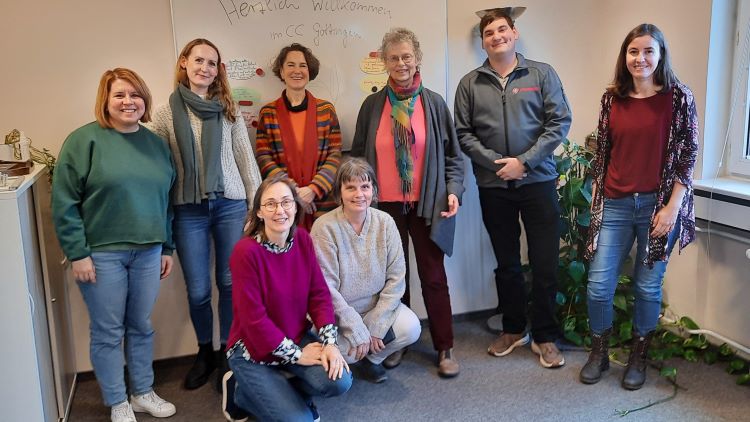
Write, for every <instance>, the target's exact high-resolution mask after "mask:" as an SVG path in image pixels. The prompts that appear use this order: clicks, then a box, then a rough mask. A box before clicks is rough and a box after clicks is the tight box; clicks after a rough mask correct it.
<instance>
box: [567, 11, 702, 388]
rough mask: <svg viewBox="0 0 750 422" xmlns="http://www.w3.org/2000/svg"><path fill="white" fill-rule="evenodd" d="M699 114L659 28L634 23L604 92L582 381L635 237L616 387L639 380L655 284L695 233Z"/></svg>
mask: <svg viewBox="0 0 750 422" xmlns="http://www.w3.org/2000/svg"><path fill="white" fill-rule="evenodd" d="M697 151H698V116H697V113H696V109H695V100H694V98H693V93H692V92H690V89H689V88H688V87H687V86H685V85H683V84H682V83H680V81H679V80H678V79H677V77H676V76H675V74H674V73H673V71H672V66H671V63H670V57H669V49H668V48H667V44H666V41H665V40H664V34H662V32H661V31H660V30H659V29H658V28H657V27H656V26H654V25H651V24H641V25H638V26H637V27H635V28H634V29H633V30H632V31H630V33H629V34H628V35H627V36H626V37H625V40H624V41H623V42H622V46H621V48H620V54H619V56H618V58H617V65H616V66H615V78H614V81H613V82H612V85H611V86H610V87H609V88H608V89H607V91H606V92H605V93H604V96H603V97H602V102H601V112H600V114H599V126H598V129H597V151H596V158H595V160H594V164H593V177H594V183H593V199H592V203H591V226H590V228H589V237H588V243H587V248H586V256H587V258H588V259H590V260H591V265H590V268H589V283H588V308H589V325H590V328H591V332H592V335H591V338H592V341H591V354H590V355H589V359H588V362H586V365H585V366H584V367H583V369H581V373H580V379H581V382H583V383H585V384H594V383H596V382H598V381H599V380H600V379H601V376H602V371H604V370H606V369H608V368H609V356H608V346H609V337H610V334H611V333H612V312H613V311H612V302H613V298H614V293H615V288H616V287H617V279H618V275H619V274H620V267H621V266H622V263H623V261H624V259H625V258H626V257H627V256H628V254H629V253H630V249H631V247H632V246H633V243H634V241H635V240H637V248H636V257H635V261H634V262H633V264H634V267H635V268H634V270H633V285H634V286H635V292H634V294H635V316H634V321H633V346H632V349H631V350H630V358H629V359H628V366H627V369H626V370H625V374H624V376H623V379H622V386H623V387H624V388H626V389H628V390H637V389H639V388H641V387H642V386H643V383H644V382H645V381H646V353H647V352H648V348H649V344H650V342H651V338H652V337H653V334H654V330H655V329H656V325H657V322H658V320H659V313H660V311H661V285H662V278H663V277H664V271H665V270H666V267H667V260H668V258H669V254H670V252H671V251H672V247H673V246H674V244H675V242H677V241H679V242H680V249H682V248H684V247H685V246H687V244H688V243H690V242H691V241H692V240H693V239H694V238H695V214H694V211H693V187H692V181H693V168H694V166H695V158H696V154H697Z"/></svg>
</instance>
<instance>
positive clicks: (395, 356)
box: [383, 347, 406, 369]
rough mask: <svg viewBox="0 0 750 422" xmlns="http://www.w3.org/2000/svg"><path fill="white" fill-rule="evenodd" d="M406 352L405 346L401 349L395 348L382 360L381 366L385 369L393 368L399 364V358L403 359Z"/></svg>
mask: <svg viewBox="0 0 750 422" xmlns="http://www.w3.org/2000/svg"><path fill="white" fill-rule="evenodd" d="M405 354H406V347H404V348H403V349H401V350H396V351H395V352H393V353H391V354H390V355H388V357H387V358H385V360H384V361H383V366H384V367H385V369H393V368H395V367H397V366H399V365H401V360H403V359H404V355H405Z"/></svg>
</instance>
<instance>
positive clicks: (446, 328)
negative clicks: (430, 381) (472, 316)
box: [378, 202, 453, 350]
mask: <svg viewBox="0 0 750 422" xmlns="http://www.w3.org/2000/svg"><path fill="white" fill-rule="evenodd" d="M378 209H380V210H382V211H385V212H387V213H388V214H390V216H391V217H393V220H394V221H396V227H398V232H399V234H400V235H401V244H402V245H403V247H404V255H405V257H406V293H404V297H403V298H402V299H401V301H402V302H403V303H404V304H405V305H406V306H410V303H409V302H410V296H409V236H411V241H412V243H414V256H415V257H416V261H417V274H419V281H420V282H421V286H422V298H423V299H424V305H425V308H426V310H427V318H428V321H429V325H430V335H431V336H432V344H433V346H434V347H435V350H448V349H450V348H452V347H453V314H452V312H451V297H450V293H449V292H448V278H447V277H446V276H445V266H444V265H443V257H444V254H443V251H442V250H441V249H440V248H439V247H438V246H437V245H436V244H435V242H433V241H432V240H430V227H428V226H427V224H425V220H424V218H421V217H418V216H417V211H416V204H415V205H414V206H413V207H412V208H411V209H410V210H409V211H408V212H407V213H406V214H404V213H403V211H404V204H403V203H401V202H380V203H378Z"/></svg>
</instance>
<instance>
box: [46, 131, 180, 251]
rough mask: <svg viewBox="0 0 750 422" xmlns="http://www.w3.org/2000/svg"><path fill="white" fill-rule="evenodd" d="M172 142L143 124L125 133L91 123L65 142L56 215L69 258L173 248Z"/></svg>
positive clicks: (54, 192) (55, 200) (54, 191)
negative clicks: (160, 247) (128, 250)
mask: <svg viewBox="0 0 750 422" xmlns="http://www.w3.org/2000/svg"><path fill="white" fill-rule="evenodd" d="M174 178H175V170H174V164H173V163H172V158H171V153H170V151H169V146H168V145H167V144H166V143H165V142H164V141H163V140H162V139H161V138H159V137H158V136H157V135H155V134H154V133H152V132H151V131H149V130H148V129H146V128H144V127H142V126H141V127H140V128H139V129H138V131H137V132H133V133H120V132H118V131H116V130H114V129H107V128H103V127H101V126H99V124H98V123H97V122H92V123H89V124H87V125H85V126H83V127H81V128H79V129H76V130H75V131H74V132H73V133H71V134H70V135H69V136H68V138H67V139H66V140H65V143H64V144H63V146H62V150H61V151H60V156H59V158H58V160H57V165H56V167H55V172H54V177H53V180H52V217H53V219H54V222H55V230H56V232H57V238H58V240H59V241H60V246H61V247H62V249H63V252H65V255H66V256H67V257H68V259H69V260H71V261H76V260H79V259H82V258H85V257H87V256H89V255H91V252H92V251H96V250H126V249H134V248H136V249H137V248H139V247H143V246H148V245H158V244H161V245H162V247H163V249H162V253H163V254H170V255H171V253H172V251H173V250H174V245H173V243H172V209H171V205H170V202H169V200H170V189H171V187H172V184H173V183H174Z"/></svg>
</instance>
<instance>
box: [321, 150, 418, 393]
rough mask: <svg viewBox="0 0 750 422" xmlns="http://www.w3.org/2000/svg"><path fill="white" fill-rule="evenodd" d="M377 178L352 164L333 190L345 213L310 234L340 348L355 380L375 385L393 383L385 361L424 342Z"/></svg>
mask: <svg viewBox="0 0 750 422" xmlns="http://www.w3.org/2000/svg"><path fill="white" fill-rule="evenodd" d="M376 180H377V179H376V176H375V172H374V171H373V169H372V167H370V165H369V164H367V162H366V161H364V160H362V159H359V158H354V159H350V160H348V161H346V162H345V163H344V164H342V165H341V167H340V168H339V171H338V174H337V176H336V182H335V184H334V187H333V193H334V197H335V199H336V202H337V203H338V204H339V207H338V208H336V209H335V210H333V211H331V212H329V213H328V214H325V215H323V216H322V217H320V218H318V220H316V221H315V224H313V227H312V231H311V235H312V238H313V242H314V243H315V252H316V254H317V257H318V263H319V264H320V268H321V269H322V270H323V275H324V276H325V279H326V282H327V283H328V287H329V289H330V290H331V296H332V297H333V306H334V308H335V312H336V323H337V325H338V326H339V348H340V349H341V352H342V354H343V355H344V356H345V357H346V359H347V361H348V362H349V363H353V362H359V364H358V365H357V366H356V367H355V368H356V369H358V371H357V372H355V374H357V373H358V374H359V375H360V376H361V377H362V378H364V379H366V380H368V381H372V382H376V383H378V382H383V381H385V380H386V379H387V378H388V377H387V375H386V373H385V369H384V368H383V365H382V362H383V360H384V359H385V358H386V357H387V356H389V355H390V354H391V353H393V352H395V351H397V350H400V349H402V348H404V347H406V346H408V345H410V344H412V343H414V342H415V341H417V339H418V338H419V334H420V331H421V328H420V325H419V319H418V318H417V316H416V315H415V314H414V312H413V311H412V310H411V309H409V308H408V307H407V306H406V305H404V304H402V303H401V296H403V294H404V291H405V290H406V281H405V275H406V264H405V261H404V252H403V248H402V247H401V237H400V236H399V233H398V229H397V228H396V223H395V222H394V221H393V218H391V216H390V215H388V214H387V213H385V212H383V211H380V210H377V209H374V208H370V204H371V203H372V201H373V200H374V199H377V191H378V187H377V181H376Z"/></svg>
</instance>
